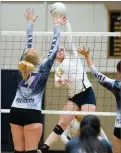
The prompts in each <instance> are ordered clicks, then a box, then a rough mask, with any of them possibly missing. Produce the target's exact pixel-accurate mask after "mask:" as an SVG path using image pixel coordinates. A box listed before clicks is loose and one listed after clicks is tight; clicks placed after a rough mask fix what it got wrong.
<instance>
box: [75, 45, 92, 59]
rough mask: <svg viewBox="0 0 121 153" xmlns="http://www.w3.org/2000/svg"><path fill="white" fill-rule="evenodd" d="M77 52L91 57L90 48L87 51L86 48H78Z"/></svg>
mask: <svg viewBox="0 0 121 153" xmlns="http://www.w3.org/2000/svg"><path fill="white" fill-rule="evenodd" d="M77 51H78V53H81V54H82V55H83V56H85V58H86V57H88V56H89V52H90V48H88V49H85V48H84V47H83V48H78V49H77Z"/></svg>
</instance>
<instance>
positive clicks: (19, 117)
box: [9, 107, 43, 126]
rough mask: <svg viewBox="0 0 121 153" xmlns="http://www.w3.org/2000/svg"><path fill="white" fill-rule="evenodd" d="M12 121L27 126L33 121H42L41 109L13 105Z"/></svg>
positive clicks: (11, 111)
mask: <svg viewBox="0 0 121 153" xmlns="http://www.w3.org/2000/svg"><path fill="white" fill-rule="evenodd" d="M9 121H10V123H12V124H16V125H21V126H25V125H28V124H32V123H42V121H43V117H42V114H41V111H39V110H33V109H23V108H15V107H12V108H11V110H10V119H9Z"/></svg>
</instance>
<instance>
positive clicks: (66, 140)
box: [61, 126, 70, 144]
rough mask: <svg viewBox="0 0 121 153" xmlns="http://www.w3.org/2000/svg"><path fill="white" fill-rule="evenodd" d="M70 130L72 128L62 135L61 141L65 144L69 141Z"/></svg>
mask: <svg viewBox="0 0 121 153" xmlns="http://www.w3.org/2000/svg"><path fill="white" fill-rule="evenodd" d="M69 128H70V126H69V127H68V128H67V129H66V130H65V131H64V132H63V133H62V134H61V141H62V142H63V143H64V144H67V143H68V141H69V139H68V136H69Z"/></svg>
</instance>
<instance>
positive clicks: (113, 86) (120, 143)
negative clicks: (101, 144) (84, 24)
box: [78, 47, 121, 153]
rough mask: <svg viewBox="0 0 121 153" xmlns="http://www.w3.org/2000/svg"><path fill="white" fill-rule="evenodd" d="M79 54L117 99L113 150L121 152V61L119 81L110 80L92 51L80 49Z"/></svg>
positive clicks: (118, 74)
mask: <svg viewBox="0 0 121 153" xmlns="http://www.w3.org/2000/svg"><path fill="white" fill-rule="evenodd" d="M78 52H79V53H81V54H82V55H84V57H85V59H86V61H87V64H88V66H89V67H90V70H91V73H92V74H93V75H94V76H95V77H96V78H97V79H98V81H99V83H100V84H101V85H102V86H103V87H105V88H107V89H108V90H109V91H111V92H112V93H113V94H114V96H115V98H116V110H117V116H116V120H115V126H114V133H113V148H114V152H115V153H120V152H121V61H119V62H118V64H117V78H118V80H114V79H110V78H108V77H107V76H105V75H103V74H102V73H100V72H98V71H97V69H96V68H95V66H94V63H93V61H92V59H91V56H90V54H89V52H90V49H87V50H86V49H85V48H84V47H83V48H82V49H81V48H79V49H78Z"/></svg>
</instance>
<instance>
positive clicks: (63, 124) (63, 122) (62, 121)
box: [58, 120, 68, 130]
mask: <svg viewBox="0 0 121 153" xmlns="http://www.w3.org/2000/svg"><path fill="white" fill-rule="evenodd" d="M58 125H59V126H60V127H61V128H62V129H63V130H65V129H66V128H67V127H68V124H67V122H65V121H64V120H60V121H59V123H58Z"/></svg>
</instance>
